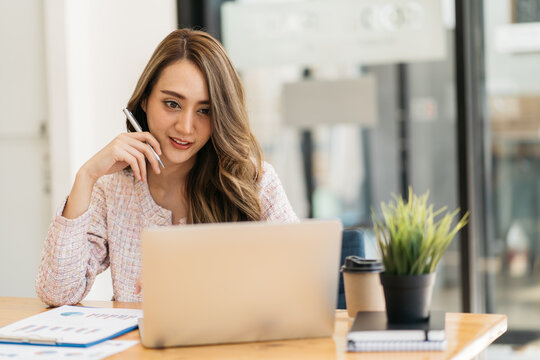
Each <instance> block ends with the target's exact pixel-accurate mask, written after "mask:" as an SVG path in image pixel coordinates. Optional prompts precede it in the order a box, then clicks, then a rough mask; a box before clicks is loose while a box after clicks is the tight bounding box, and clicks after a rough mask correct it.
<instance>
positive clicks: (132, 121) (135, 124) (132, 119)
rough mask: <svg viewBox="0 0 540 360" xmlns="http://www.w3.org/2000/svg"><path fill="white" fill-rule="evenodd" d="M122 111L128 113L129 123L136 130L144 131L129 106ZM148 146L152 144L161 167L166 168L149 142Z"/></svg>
mask: <svg viewBox="0 0 540 360" xmlns="http://www.w3.org/2000/svg"><path fill="white" fill-rule="evenodd" d="M122 111H123V112H124V114H126V117H127V118H128V120H129V123H130V124H131V126H133V128H134V129H135V131H136V132H143V131H142V129H141V126H140V125H139V123H138V122H137V120H136V119H135V116H133V114H132V113H131V111H129V110H128V109H127V108H124V110H122ZM148 146H150V150H152V152H153V153H154V155H156V158H157V159H158V161H159V163H160V164H161V167H162V168H164V169H165V165H163V163H162V162H161V159H160V158H159V156H158V154H157V153H156V151H155V150H154V148H153V147H152V146H151V145H150V144H148Z"/></svg>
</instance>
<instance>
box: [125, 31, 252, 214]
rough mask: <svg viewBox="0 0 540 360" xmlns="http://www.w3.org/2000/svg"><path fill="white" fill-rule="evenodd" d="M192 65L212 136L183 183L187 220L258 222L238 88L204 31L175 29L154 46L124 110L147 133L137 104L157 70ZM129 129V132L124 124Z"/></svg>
mask: <svg viewBox="0 0 540 360" xmlns="http://www.w3.org/2000/svg"><path fill="white" fill-rule="evenodd" d="M184 59H186V60H189V61H191V62H192V63H193V64H195V65H196V66H197V67H198V68H199V69H200V70H201V72H202V73H203V74H204V77H205V78H206V82H207V84H208V92H209V97H210V98H209V101H210V114H211V115H210V116H211V122H212V135H211V137H210V140H209V141H208V142H207V143H206V145H204V146H203V147H202V148H201V150H199V152H198V153H197V159H196V162H195V165H194V166H193V168H192V169H191V170H190V172H189V174H188V178H187V182H186V194H187V199H186V200H187V204H188V215H187V222H188V223H190V224H196V223H215V222H230V221H256V220H261V205H260V201H259V197H258V191H259V185H258V184H259V177H260V176H261V172H262V151H261V148H260V145H259V143H258V142H257V140H256V139H255V137H254V136H253V134H252V132H251V129H250V127H249V121H248V116H247V110H246V104H245V96H244V88H243V86H242V83H241V81H240V77H239V76H238V73H237V72H236V69H235V68H234V66H233V65H232V62H231V60H230V59H229V57H228V55H227V53H226V52H225V49H224V48H223V46H222V45H221V44H220V43H219V42H218V41H217V40H216V39H214V38H213V37H212V36H210V35H209V34H208V33H206V32H203V31H196V30H191V29H179V30H175V31H173V32H172V33H170V34H169V35H168V36H167V37H165V39H163V41H162V42H161V43H160V44H159V45H158V47H157V48H156V50H155V51H154V54H153V55H152V57H151V58H150V61H149V62H148V64H147V65H146V68H145V69H144V71H143V73H142V74H141V77H140V78H139V81H138V82H137V86H136V87H135V91H134V92H133V95H132V96H131V99H130V100H129V102H128V109H129V110H130V111H131V112H132V113H133V114H134V115H135V117H136V118H137V120H138V121H139V122H140V125H141V127H142V128H143V130H144V131H148V122H147V118H146V113H145V112H144V110H143V108H142V106H141V105H142V103H143V101H145V99H148V97H149V96H150V93H151V92H152V88H153V87H154V85H155V84H156V83H157V81H158V79H159V76H160V74H161V72H162V71H163V69H164V68H165V67H167V66H168V65H170V64H172V63H175V62H177V61H180V60H184ZM126 125H127V127H128V130H129V131H133V130H134V129H133V128H132V127H131V124H129V122H128V121H126Z"/></svg>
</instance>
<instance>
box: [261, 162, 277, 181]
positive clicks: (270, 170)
mask: <svg viewBox="0 0 540 360" xmlns="http://www.w3.org/2000/svg"><path fill="white" fill-rule="evenodd" d="M276 182H278V183H279V177H278V174H277V173H276V170H275V169H274V167H273V166H272V165H270V164H269V163H267V162H266V161H263V163H262V172H261V177H260V178H259V185H260V187H261V188H264V187H266V186H268V185H271V184H273V183H276Z"/></svg>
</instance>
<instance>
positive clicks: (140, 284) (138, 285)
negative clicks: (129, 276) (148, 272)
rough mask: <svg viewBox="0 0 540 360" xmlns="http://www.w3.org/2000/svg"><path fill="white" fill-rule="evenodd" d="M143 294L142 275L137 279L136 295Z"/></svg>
mask: <svg viewBox="0 0 540 360" xmlns="http://www.w3.org/2000/svg"><path fill="white" fill-rule="evenodd" d="M140 293H142V275H139V278H138V279H137V284H135V295H139V294H140Z"/></svg>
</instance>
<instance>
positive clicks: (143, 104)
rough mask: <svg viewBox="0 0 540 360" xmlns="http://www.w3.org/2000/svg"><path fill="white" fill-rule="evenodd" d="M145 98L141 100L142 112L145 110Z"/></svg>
mask: <svg viewBox="0 0 540 360" xmlns="http://www.w3.org/2000/svg"><path fill="white" fill-rule="evenodd" d="M146 100H147V98H144V99H143V101H141V108H142V109H143V111H144V112H146Z"/></svg>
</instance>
